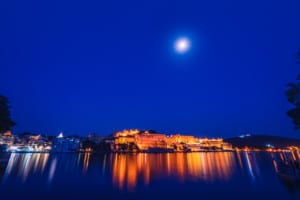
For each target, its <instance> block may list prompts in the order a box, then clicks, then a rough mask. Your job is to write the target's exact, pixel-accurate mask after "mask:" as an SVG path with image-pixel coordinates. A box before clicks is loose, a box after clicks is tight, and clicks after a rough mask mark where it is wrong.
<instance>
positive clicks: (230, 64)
mask: <svg viewBox="0 0 300 200" xmlns="http://www.w3.org/2000/svg"><path fill="white" fill-rule="evenodd" d="M299 8H300V1H299V0H289V1H282V0H263V1H262V0H252V1H241V0H235V1H230V0H229V1H228V0H227V1H224V0H211V1H199V0H193V1H192V0H170V1H163V0H149V1H141V0H134V1H125V0H119V1H117V0H115V1H96V0H95V1H90V0H87V1H74V0H72V1H71V0H68V1H61V0H47V1H40V0H36V1H31V0H28V1H24V0H9V1H1V3H0V18H1V20H0V36H1V37H0V75H1V78H0V93H1V94H2V95H5V96H7V97H8V98H9V99H10V102H11V112H12V113H11V114H12V117H13V119H14V120H15V121H16V122H17V126H16V127H15V128H14V129H13V130H14V132H15V133H21V132H24V131H30V132H33V133H45V134H53V135H54V134H55V135H56V134H58V133H59V132H60V131H63V132H64V133H65V134H81V135H86V134H88V133H90V132H95V133H98V134H101V135H108V134H110V133H112V132H113V131H116V130H121V129H124V128H139V129H154V130H157V131H159V132H165V133H169V134H171V133H176V132H180V133H184V134H193V135H198V136H211V137H213V136H222V137H230V136H236V135H240V134H244V133H252V134H271V135H283V136H289V137H300V132H299V131H295V130H293V124H292V122H291V119H289V118H288V116H287V115H286V111H287V110H288V109H289V108H290V107H291V105H289V103H288V102H287V99H286V97H285V95H284V91H285V89H286V84H287V83H288V82H291V81H294V80H295V78H296V75H297V74H298V73H299V72H300V68H299V67H300V66H297V65H296V56H295V55H296V52H297V51H298V49H299V48H300V26H299V23H300V12H299ZM178 37H187V38H189V40H190V42H191V48H190V49H189V51H188V52H186V53H185V54H178V53H176V52H175V51H174V46H173V44H174V42H175V40H176V39H177V38H178Z"/></svg>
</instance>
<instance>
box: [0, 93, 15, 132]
mask: <svg viewBox="0 0 300 200" xmlns="http://www.w3.org/2000/svg"><path fill="white" fill-rule="evenodd" d="M14 125H16V123H15V122H14V121H12V119H11V118H10V111H9V101H8V99H7V98H6V97H5V96H2V95H0V133H3V132H5V131H7V130H10V128H11V127H13V126H14Z"/></svg>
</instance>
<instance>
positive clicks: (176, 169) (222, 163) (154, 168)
mask: <svg viewBox="0 0 300 200" xmlns="http://www.w3.org/2000/svg"><path fill="white" fill-rule="evenodd" d="M234 168H235V159H234V153H232V152H211V153H204V152H202V153H196V152H195V153H165V154H145V153H137V154H115V155H114V158H113V165H112V172H113V175H112V179H113V184H114V186H115V187H118V188H119V189H121V190H122V189H127V190H134V189H135V187H136V185H137V182H138V181H139V180H140V181H141V182H143V183H144V184H146V185H148V184H149V183H150V182H151V180H153V179H161V178H168V177H173V178H175V179H177V180H178V181H180V182H184V181H187V180H199V179H202V180H204V181H214V180H228V179H229V178H230V177H231V175H232V173H233V169H234Z"/></svg>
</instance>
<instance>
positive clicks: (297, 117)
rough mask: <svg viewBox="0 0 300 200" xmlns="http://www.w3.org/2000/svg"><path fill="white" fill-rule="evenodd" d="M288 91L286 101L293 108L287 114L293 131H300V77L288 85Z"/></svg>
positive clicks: (299, 55) (298, 56)
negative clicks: (290, 119)
mask: <svg viewBox="0 0 300 200" xmlns="http://www.w3.org/2000/svg"><path fill="white" fill-rule="evenodd" d="M297 59H298V61H297V63H298V64H300V50H299V52H298V54H297ZM287 86H288V90H287V91H286V92H285V94H286V96H287V99H288V101H289V102H290V103H291V104H293V105H294V108H292V109H290V110H289V111H288V112H287V115H288V116H289V117H291V118H292V120H293V123H294V128H295V129H300V75H298V77H297V79H296V82H295V83H289V84H288V85H287Z"/></svg>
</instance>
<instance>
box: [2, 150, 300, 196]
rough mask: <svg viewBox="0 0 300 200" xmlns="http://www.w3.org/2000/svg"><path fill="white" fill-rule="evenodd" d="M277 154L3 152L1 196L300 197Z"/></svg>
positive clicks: (295, 185) (295, 184)
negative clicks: (281, 175) (278, 170)
mask: <svg viewBox="0 0 300 200" xmlns="http://www.w3.org/2000/svg"><path fill="white" fill-rule="evenodd" d="M274 156H281V157H282V158H284V156H286V155H284V154H282V155H280V154H278V153H276V154H274V153H273V154H270V153H254V152H240V153H236V152H211V153H164V154H145V153H136V154H90V153H85V154H84V153H82V154H76V153H74V154H73V153H61V154H38V153H27V154H17V153H13V154H2V155H0V199H40V200H44V199H70V200H73V199H74V200H75V199H151V200H157V199H171V200H172V199H183V200H187V199H244V200H245V199H246V200H247V199H249V200H250V199H251V200H253V199H300V195H299V190H298V189H299V187H297V186H298V185H297V184H298V183H294V182H293V180H291V181H290V180H287V181H286V180H285V181H283V180H282V179H280V178H279V177H278V176H277V174H276V171H275V167H276V166H275V165H276V164H274V161H273V159H272V158H273V157H274ZM274 166H275V167H274Z"/></svg>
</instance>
